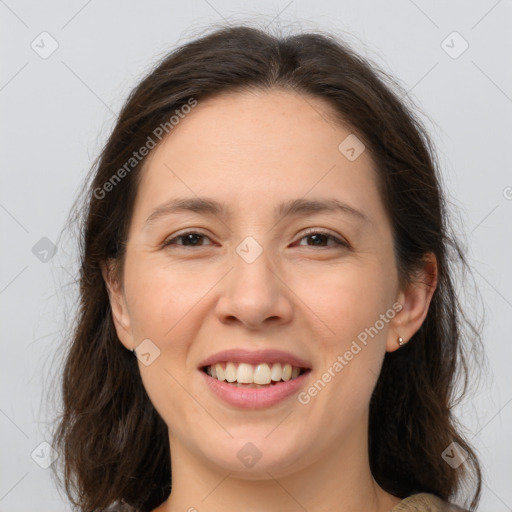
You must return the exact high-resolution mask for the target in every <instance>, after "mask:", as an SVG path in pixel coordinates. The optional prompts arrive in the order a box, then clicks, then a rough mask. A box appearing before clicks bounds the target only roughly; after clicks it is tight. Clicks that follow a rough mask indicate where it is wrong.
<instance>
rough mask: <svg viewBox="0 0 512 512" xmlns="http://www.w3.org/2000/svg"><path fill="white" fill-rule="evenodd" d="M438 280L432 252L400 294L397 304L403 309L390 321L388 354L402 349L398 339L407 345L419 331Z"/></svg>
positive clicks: (427, 255)
mask: <svg viewBox="0 0 512 512" xmlns="http://www.w3.org/2000/svg"><path fill="white" fill-rule="evenodd" d="M437 279H438V271H437V258H436V257H435V255H434V253H431V252H430V253H427V254H426V255H425V258H424V265H423V268H422V269H420V270H419V271H418V272H417V273H416V275H415V278H414V281H413V282H412V283H410V284H408V285H407V287H406V288H405V289H404V290H400V292H399V294H398V297H397V302H398V303H400V304H401V305H402V306H403V307H402V309H401V310H400V311H399V312H398V313H397V314H396V315H395V317H394V318H393V319H392V320H391V321H390V326H389V331H388V339H387V342H386V352H394V351H395V350H397V349H398V348H400V345H399V344H398V341H397V340H398V337H401V338H403V340H404V343H407V342H408V341H409V340H410V339H411V338H412V337H413V335H414V334H415V333H416V332H417V331H418V330H419V328H420V327H421V325H422V324H423V321H424V320H425V318H426V316H427V313H428V308H429V306H430V301H431V299H432V296H433V295H434V291H435V289H436V287H437Z"/></svg>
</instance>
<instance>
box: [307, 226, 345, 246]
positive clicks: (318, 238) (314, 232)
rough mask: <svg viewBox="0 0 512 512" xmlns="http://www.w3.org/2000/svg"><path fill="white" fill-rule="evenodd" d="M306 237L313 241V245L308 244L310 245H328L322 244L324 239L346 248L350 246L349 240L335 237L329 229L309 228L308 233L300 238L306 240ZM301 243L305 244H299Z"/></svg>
mask: <svg viewBox="0 0 512 512" xmlns="http://www.w3.org/2000/svg"><path fill="white" fill-rule="evenodd" d="M305 239H310V240H312V241H313V243H312V245H309V244H306V245H307V246H309V247H326V246H324V245H322V243H323V241H325V242H329V241H330V240H331V241H333V242H334V244H335V246H341V247H346V248H349V247H350V246H349V244H348V243H347V242H345V241H343V240H341V239H339V238H337V237H335V236H334V235H332V234H331V233H329V232H328V231H323V230H319V229H314V228H311V229H309V230H307V231H306V234H305V235H304V236H303V237H302V238H300V239H299V240H305ZM299 245H304V244H299Z"/></svg>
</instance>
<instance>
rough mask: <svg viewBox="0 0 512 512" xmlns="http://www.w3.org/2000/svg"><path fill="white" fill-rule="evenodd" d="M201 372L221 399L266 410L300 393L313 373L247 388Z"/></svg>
mask: <svg viewBox="0 0 512 512" xmlns="http://www.w3.org/2000/svg"><path fill="white" fill-rule="evenodd" d="M199 371H200V372H201V374H202V375H203V377H204V378H205V380H206V384H207V385H208V386H209V388H210V389H211V390H212V391H213V392H214V393H215V394H216V395H217V396H218V397H219V398H220V399H222V400H224V401H225V402H227V403H228V404H230V405H234V406H235V407H240V408H242V409H265V408H267V407H272V406H273V405H275V404H277V403H279V402H282V401H283V400H285V399H286V398H288V397H290V396H291V395H293V394H295V393H297V392H298V391H299V389H300V388H301V387H302V386H303V385H304V383H305V381H306V379H307V377H308V375H309V374H310V372H311V371H310V370H309V371H307V372H305V373H303V374H302V375H299V376H298V377H296V378H295V379H291V380H288V381H286V382H284V381H281V382H279V383H278V384H274V385H270V386H268V387H266V388H245V387H238V386H233V385H231V384H228V383H227V382H221V381H220V380H218V379H214V378H213V377H210V376H209V375H208V374H207V373H205V372H203V371H202V370H199Z"/></svg>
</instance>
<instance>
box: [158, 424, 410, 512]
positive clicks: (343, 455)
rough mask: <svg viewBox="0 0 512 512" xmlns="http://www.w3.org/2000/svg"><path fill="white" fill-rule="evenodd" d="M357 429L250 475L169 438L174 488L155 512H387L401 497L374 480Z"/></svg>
mask: <svg viewBox="0 0 512 512" xmlns="http://www.w3.org/2000/svg"><path fill="white" fill-rule="evenodd" d="M361 430H362V431H363V432H361V431H360V432H354V435H351V436H347V437H345V439H344V440H341V441H340V442H339V443H338V446H339V449H336V450H333V449H330V450H328V451H326V452H325V453H322V454H321V455H320V456H318V457H317V458H316V460H314V461H310V462H304V463H303V466H302V467H300V468H294V470H293V471H291V470H290V469H288V471H287V472H281V473H278V471H277V469H276V470H272V468H271V467H268V468H263V469H262V470H261V471H260V472H258V473H251V476H250V477H248V476H247V474H240V473H238V472H236V471H230V470H229V469H228V468H224V469H222V468H219V467H218V466H214V465H212V463H211V462H210V461H207V460H205V459H204V458H201V457H200V456H198V455H197V454H193V453H191V452H190V451H188V450H187V449H186V448H185V447H184V446H183V445H182V444H181V443H179V442H178V441H177V439H173V438H172V436H170V446H171V453H172V455H173V456H172V459H171V464H172V491H171V495H170V497H169V499H168V500H167V501H166V502H164V503H163V504H162V505H161V506H160V507H158V508H157V509H155V510H154V511H153V512H178V511H190V512H199V511H203V510H208V512H235V511H239V510H244V512H260V511H261V510H265V512H278V511H279V512H281V511H282V510H290V511H292V510H293V511H295V510H296V511H297V512H299V511H300V512H303V511H306V510H307V511H308V512H332V511H336V512H355V511H361V510H365V511H366V512H389V511H390V510H391V509H392V508H393V507H394V506H395V505H396V504H397V503H398V502H400V499H399V498H397V497H396V496H393V495H391V494H389V493H387V492H385V491H384V490H383V489H382V488H381V487H379V485H378V484H377V482H375V480H374V479H373V476H372V474H371V471H370V465H369V458H368V444H367V432H366V431H364V430H365V429H361ZM255 467H256V466H255Z"/></svg>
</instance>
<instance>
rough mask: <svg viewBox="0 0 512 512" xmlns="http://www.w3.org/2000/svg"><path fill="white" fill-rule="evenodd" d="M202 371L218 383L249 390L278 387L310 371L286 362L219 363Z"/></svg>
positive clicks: (204, 367) (203, 368)
mask: <svg viewBox="0 0 512 512" xmlns="http://www.w3.org/2000/svg"><path fill="white" fill-rule="evenodd" d="M201 370H202V371H203V372H204V373H206V374H207V375H209V376H210V377H212V378H213V379H215V380H217V381H220V382H225V383H226V384H230V385H232V386H234V387H242V388H247V389H250V388H268V387H271V386H276V385H278V384H280V383H283V382H288V381H292V380H295V379H297V378H299V377H300V376H302V375H304V374H305V373H308V372H309V371H310V369H309V368H304V367H299V366H293V365H291V364H290V363H284V362H282V363H281V362H274V363H265V362H263V363H258V364H249V363H241V362H235V361H224V362H218V363H216V364H212V365H207V366H203V367H202V368H201Z"/></svg>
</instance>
